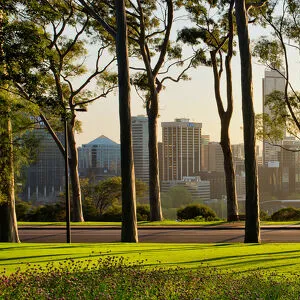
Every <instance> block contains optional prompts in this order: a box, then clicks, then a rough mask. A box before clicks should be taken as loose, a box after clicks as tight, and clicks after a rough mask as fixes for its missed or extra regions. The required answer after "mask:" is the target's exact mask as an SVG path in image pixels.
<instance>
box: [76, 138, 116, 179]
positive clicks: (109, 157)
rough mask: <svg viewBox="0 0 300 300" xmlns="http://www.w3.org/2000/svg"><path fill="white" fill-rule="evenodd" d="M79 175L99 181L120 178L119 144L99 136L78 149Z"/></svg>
mask: <svg viewBox="0 0 300 300" xmlns="http://www.w3.org/2000/svg"><path fill="white" fill-rule="evenodd" d="M78 160H79V174H80V176H82V177H91V178H92V177H93V178H94V179H95V180H101V179H103V178H104V177H109V176H120V174H121V154H120V144H118V143H116V142H114V141H112V140H111V139H109V138H108V137H106V136H104V135H101V136H100V137H98V138H96V139H94V140H93V141H91V142H89V143H88V144H84V145H82V147H79V148H78Z"/></svg>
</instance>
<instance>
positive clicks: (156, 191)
mask: <svg viewBox="0 0 300 300" xmlns="http://www.w3.org/2000/svg"><path fill="white" fill-rule="evenodd" d="M155 104H156V105H155ZM153 106H155V107H158V95H157V94H156V95H154V97H152V100H151V107H153ZM156 111H157V109H156V110H155V111H154V112H153V110H152V109H150V111H149V112H148V131H149V142H148V143H149V144H148V148H149V202H150V221H162V219H163V217H162V210H161V200H160V184H159V165H158V163H159V162H158V144H157V113H156Z"/></svg>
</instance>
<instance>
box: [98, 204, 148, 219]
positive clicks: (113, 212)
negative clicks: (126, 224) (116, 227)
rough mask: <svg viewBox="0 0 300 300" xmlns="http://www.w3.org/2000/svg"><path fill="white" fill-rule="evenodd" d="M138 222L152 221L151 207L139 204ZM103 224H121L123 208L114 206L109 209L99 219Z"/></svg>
mask: <svg viewBox="0 0 300 300" xmlns="http://www.w3.org/2000/svg"><path fill="white" fill-rule="evenodd" d="M136 214H137V221H149V220H150V207H149V205H142V204H138V205H137V206H136ZM99 220H100V221H103V222H121V221H122V206H121V205H113V206H111V207H109V208H108V209H107V210H106V211H105V212H104V214H103V215H101V216H100V217H99Z"/></svg>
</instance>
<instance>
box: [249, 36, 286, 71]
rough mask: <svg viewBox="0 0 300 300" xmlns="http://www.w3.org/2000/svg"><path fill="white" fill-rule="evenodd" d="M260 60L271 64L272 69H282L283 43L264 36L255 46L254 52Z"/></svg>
mask: <svg viewBox="0 0 300 300" xmlns="http://www.w3.org/2000/svg"><path fill="white" fill-rule="evenodd" d="M252 54H253V55H254V56H255V57H257V58H258V60H259V62H261V63H263V64H266V65H268V66H270V67H271V68H272V69H277V70H280V69H281V68H282V66H283V61H282V59H283V50H282V46H281V44H280V43H279V42H278V41H276V40H271V39H267V38H266V37H262V38H260V39H259V41H257V43H256V44H255V46H254V49H253V53H252Z"/></svg>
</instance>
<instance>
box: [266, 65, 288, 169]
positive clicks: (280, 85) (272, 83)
mask: <svg viewBox="0 0 300 300" xmlns="http://www.w3.org/2000/svg"><path fill="white" fill-rule="evenodd" d="M284 88H285V79H284V77H283V76H282V75H281V74H279V73H278V72H277V71H273V70H266V71H265V77H264V78H263V113H264V114H268V115H272V112H271V110H270V108H269V106H268V105H266V98H267V96H268V95H270V94H271V93H272V92H274V91H279V92H283V91H284ZM278 143H279V144H280V143H281V141H279V142H278ZM279 155H280V148H279V147H276V146H273V145H270V144H269V143H268V142H266V141H264V142H263V163H264V165H265V166H268V165H274V164H276V163H277V162H278V161H279Z"/></svg>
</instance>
